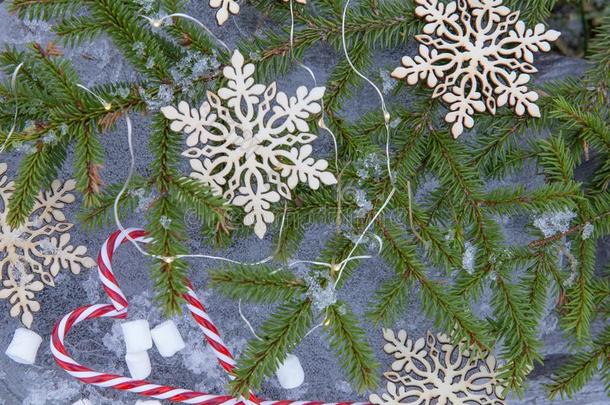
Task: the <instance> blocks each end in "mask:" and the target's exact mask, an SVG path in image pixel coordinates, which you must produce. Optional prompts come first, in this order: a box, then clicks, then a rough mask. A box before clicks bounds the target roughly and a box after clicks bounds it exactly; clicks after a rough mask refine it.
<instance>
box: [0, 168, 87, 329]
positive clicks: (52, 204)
mask: <svg viewBox="0 0 610 405" xmlns="http://www.w3.org/2000/svg"><path fill="white" fill-rule="evenodd" d="M6 169H7V165H6V164H5V163H0V208H1V211H0V299H8V300H9V302H10V303H11V304H12V308H11V310H10V315H11V316H13V317H17V316H19V315H21V322H22V323H23V324H24V325H25V326H27V327H28V328H29V327H30V326H31V325H32V321H33V319H34V318H33V315H32V312H37V311H39V310H40V303H39V302H38V301H37V300H36V298H35V294H36V293H37V292H39V291H42V290H43V289H44V287H45V286H51V287H54V286H55V277H56V276H57V275H58V274H59V271H60V270H61V269H70V271H71V272H72V273H74V274H78V273H80V270H81V268H83V267H85V268H91V267H93V266H95V262H94V261H93V259H91V258H90V257H87V256H85V254H86V253H87V248H86V247H84V246H76V247H74V246H72V245H69V242H70V234H69V233H67V231H68V230H70V228H72V226H73V225H72V224H71V223H69V222H66V217H65V215H64V213H63V212H62V209H63V208H64V207H65V205H66V204H69V203H72V202H74V195H73V194H71V193H70V191H72V190H74V188H75V186H76V182H75V181H74V180H68V181H66V182H65V183H64V184H62V183H61V182H60V181H58V180H55V181H54V182H53V183H52V184H51V189H50V190H48V191H42V192H40V193H39V194H38V197H36V202H35V203H34V207H33V208H32V212H31V214H30V216H29V218H28V219H27V221H26V222H25V223H24V224H23V225H21V226H20V227H19V228H17V229H14V228H12V227H11V226H9V225H8V223H7V216H8V200H9V198H10V196H11V194H12V193H13V191H14V183H13V182H9V181H8V179H7V177H6V176H3V174H4V173H5V172H6Z"/></svg>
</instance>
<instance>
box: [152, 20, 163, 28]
mask: <svg viewBox="0 0 610 405" xmlns="http://www.w3.org/2000/svg"><path fill="white" fill-rule="evenodd" d="M150 25H152V26H153V27H155V28H161V25H163V20H160V19H151V20H150Z"/></svg>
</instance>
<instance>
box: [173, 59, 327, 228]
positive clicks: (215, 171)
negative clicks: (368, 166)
mask: <svg viewBox="0 0 610 405" xmlns="http://www.w3.org/2000/svg"><path fill="white" fill-rule="evenodd" d="M231 65H232V66H227V67H225V68H224V70H223V75H224V76H225V78H226V79H227V80H228V82H227V85H226V87H223V88H221V89H220V90H219V91H218V94H214V93H212V92H208V94H207V101H205V102H204V103H203V104H202V105H201V107H200V108H199V109H195V108H190V106H189V105H188V104H187V103H186V102H180V103H179V104H178V109H176V108H174V107H171V106H169V107H164V108H162V109H161V111H162V112H163V114H164V115H165V117H166V118H168V119H170V120H172V123H171V129H172V130H173V131H176V132H181V131H183V132H185V133H186V134H188V138H187V140H186V143H187V146H189V149H187V150H186V151H185V152H184V153H183V155H184V156H187V157H188V158H190V164H191V168H192V169H193V172H192V173H191V176H192V177H194V178H196V179H199V180H201V181H202V182H204V183H206V184H208V185H209V186H210V187H211V188H212V190H213V191H214V193H216V194H217V195H222V196H224V198H225V199H226V200H227V201H229V202H230V203H231V204H233V205H236V206H239V207H243V209H244V211H245V212H246V216H245V217H244V224H246V225H248V226H250V225H254V231H255V233H256V234H257V235H258V236H259V237H260V238H262V237H263V236H264V235H265V233H266V231H267V225H266V224H269V223H272V222H273V220H274V215H273V213H272V212H271V211H270V207H271V204H272V203H274V202H277V201H279V200H280V198H281V197H283V198H286V199H290V198H291V193H290V190H291V189H293V188H294V187H296V185H297V184H298V183H299V182H307V183H308V185H309V187H310V188H312V189H314V190H316V189H317V188H318V187H319V186H320V184H321V183H322V184H326V185H330V184H335V183H336V182H337V180H336V178H335V176H334V175H333V174H332V173H331V172H328V171H326V169H327V167H328V162H327V161H326V160H323V159H321V160H315V159H314V158H313V157H312V156H311V154H312V147H311V145H309V144H310V143H311V142H313V141H314V140H315V139H316V136H315V135H314V134H311V133H309V130H310V129H309V124H308V123H307V121H306V119H307V118H309V117H310V116H311V115H312V114H316V113H319V112H320V111H321V105H320V100H321V99H322V97H323V96H324V87H316V88H313V89H312V90H311V91H310V90H308V89H307V88H306V87H304V86H301V87H299V88H298V89H297V91H296V95H295V96H292V97H288V96H287V95H286V94H285V93H283V92H281V91H277V89H276V85H275V83H272V84H270V85H269V86H265V85H263V84H256V83H255V81H254V78H253V77H252V76H253V74H254V71H255V67H254V65H253V64H244V57H243V56H242V55H241V53H239V51H235V53H234V54H233V56H232V58H231ZM223 102H225V103H226V105H227V106H228V107H225V106H224V105H223Z"/></svg>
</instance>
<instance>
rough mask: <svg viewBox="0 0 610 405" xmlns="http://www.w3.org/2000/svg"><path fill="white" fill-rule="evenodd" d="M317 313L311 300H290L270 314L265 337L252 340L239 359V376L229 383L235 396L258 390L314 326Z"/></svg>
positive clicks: (237, 374) (265, 326) (261, 333)
mask: <svg viewBox="0 0 610 405" xmlns="http://www.w3.org/2000/svg"><path fill="white" fill-rule="evenodd" d="M312 320H313V314H312V311H311V302H310V301H309V300H305V301H301V302H295V301H291V302H287V303H285V304H283V305H281V306H280V308H279V309H278V310H277V311H276V312H275V313H274V314H272V315H271V317H269V319H268V320H267V321H266V322H265V323H264V324H263V326H262V327H261V329H260V332H259V334H260V336H261V337H262V340H258V339H254V340H252V341H250V343H249V344H248V347H247V348H246V350H245V352H244V354H243V355H242V356H241V357H240V358H239V359H238V360H237V366H236V369H235V379H234V380H233V381H231V382H230V383H229V388H230V390H231V393H232V394H233V395H247V393H248V390H249V389H252V390H258V389H259V388H260V386H261V383H262V381H263V379H264V378H266V377H270V376H271V375H272V374H273V373H274V372H275V371H276V370H277V368H278V366H279V365H280V364H281V363H282V362H283V361H284V360H286V355H287V354H288V353H289V351H290V350H292V348H293V347H294V345H296V344H297V342H299V341H301V339H303V337H304V336H305V333H306V332H307V330H308V329H309V328H310V327H311V323H312Z"/></svg>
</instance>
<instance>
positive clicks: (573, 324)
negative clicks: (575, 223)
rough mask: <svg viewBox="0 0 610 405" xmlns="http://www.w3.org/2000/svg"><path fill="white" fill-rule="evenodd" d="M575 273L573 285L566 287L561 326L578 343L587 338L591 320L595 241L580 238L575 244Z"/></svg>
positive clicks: (593, 304)
mask: <svg viewBox="0 0 610 405" xmlns="http://www.w3.org/2000/svg"><path fill="white" fill-rule="evenodd" d="M575 256H576V259H577V260H578V263H576V264H575V267H576V269H573V270H572V271H574V270H575V271H576V272H577V273H576V274H575V275H574V276H575V281H574V285H573V286H571V287H568V292H567V304H566V305H565V308H564V309H565V315H564V316H563V317H562V318H561V324H562V326H563V328H564V329H565V330H566V331H569V332H571V333H573V334H574V337H575V338H576V339H577V340H578V341H582V340H584V339H586V338H588V337H589V334H590V323H591V321H592V319H593V309H594V306H595V291H594V288H593V272H594V270H595V241H593V240H591V239H582V238H580V239H579V240H578V241H577V242H576V254H575Z"/></svg>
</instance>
